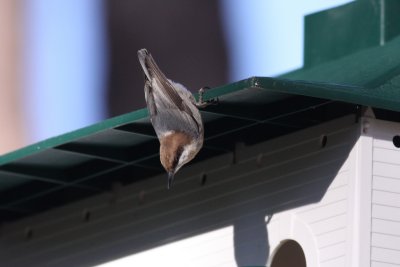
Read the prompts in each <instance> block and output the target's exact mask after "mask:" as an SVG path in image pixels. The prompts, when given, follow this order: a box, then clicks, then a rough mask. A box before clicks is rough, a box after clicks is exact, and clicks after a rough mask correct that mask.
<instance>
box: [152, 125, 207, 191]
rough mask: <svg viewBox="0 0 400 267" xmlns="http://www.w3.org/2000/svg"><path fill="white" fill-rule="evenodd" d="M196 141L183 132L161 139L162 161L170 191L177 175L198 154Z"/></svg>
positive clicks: (167, 135)
mask: <svg viewBox="0 0 400 267" xmlns="http://www.w3.org/2000/svg"><path fill="white" fill-rule="evenodd" d="M194 141H195V140H194V139H193V138H192V137H191V136H190V135H188V134H186V133H183V132H171V133H168V134H166V135H165V136H163V137H161V138H160V161H161V164H162V165H163V167H164V169H165V170H166V171H167V173H168V189H169V188H170V187H171V186H172V182H173V180H174V175H175V173H176V172H177V171H178V170H179V169H180V168H181V167H182V166H183V165H185V164H186V163H188V162H189V161H191V160H192V159H193V158H194V157H195V156H196V154H197V152H198V150H199V149H198V148H197V147H196V146H195V143H194Z"/></svg>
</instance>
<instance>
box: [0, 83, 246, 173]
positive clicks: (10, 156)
mask: <svg viewBox="0 0 400 267" xmlns="http://www.w3.org/2000/svg"><path fill="white" fill-rule="evenodd" d="M252 79H253V78H250V79H245V80H241V81H239V82H235V83H232V84H228V85H225V86H221V87H217V88H213V89H211V90H208V91H207V92H206V93H205V95H204V100H209V99H212V98H216V97H220V96H222V95H224V94H228V93H231V92H235V91H239V90H242V89H244V88H246V87H249V86H251V85H252V84H253V83H252ZM195 98H196V99H198V94H195ZM147 116H148V111H147V108H143V109H139V110H137V111H133V112H130V113H126V114H123V115H120V116H117V117H114V118H110V119H106V120H104V121H101V122H99V123H96V124H93V125H90V126H87V127H84V128H80V129H77V130H74V131H72V132H69V133H65V134H62V135H59V136H55V137H51V138H49V139H46V140H43V141H40V142H38V143H35V144H32V145H28V146H26V147H23V148H20V149H17V150H15V151H12V152H9V153H6V154H4V155H2V156H0V165H4V164H6V163H9V162H11V161H14V160H17V159H20V158H23V157H26V156H29V155H32V154H35V153H37V152H40V151H43V150H45V149H49V148H52V147H56V146H59V145H62V144H65V143H68V142H72V141H74V140H76V139H79V138H82V137H85V136H88V135H90V134H95V133H98V132H100V131H103V130H107V129H111V128H115V127H118V126H120V125H123V124H126V123H130V122H133V121H136V120H140V119H144V118H146V117H147Z"/></svg>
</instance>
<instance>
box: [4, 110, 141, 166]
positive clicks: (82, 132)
mask: <svg viewBox="0 0 400 267" xmlns="http://www.w3.org/2000/svg"><path fill="white" fill-rule="evenodd" d="M145 117H147V109H145V108H144V109H139V110H137V111H134V112H130V113H126V114H123V115H120V116H117V117H114V118H110V119H107V120H104V121H101V122H99V123H96V124H93V125H90V126H87V127H84V128H81V129H78V130H75V131H72V132H69V133H65V134H62V135H59V136H55V137H51V138H49V139H46V140H43V141H40V142H38V143H35V144H32V145H28V146H26V147H23V148H21V149H18V150H15V151H12V152H10V153H7V154H4V155H2V156H1V157H0V165H3V164H6V163H9V162H11V161H13V160H16V159H19V158H22V157H25V156H28V155H31V154H34V153H36V152H39V151H42V150H45V149H48V148H52V147H55V146H59V145H62V144H65V143H67V142H70V141H73V140H76V139H78V138H81V137H84V136H87V135H90V134H94V133H97V132H99V131H102V130H106V129H110V128H114V127H117V126H119V125H123V124H125V123H128V122H132V121H135V120H139V119H142V118H145Z"/></svg>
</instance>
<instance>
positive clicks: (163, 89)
mask: <svg viewBox="0 0 400 267" xmlns="http://www.w3.org/2000/svg"><path fill="white" fill-rule="evenodd" d="M139 53H140V52H139ZM139 60H140V63H141V65H142V68H143V70H144V73H145V76H146V81H145V94H146V101H147V106H148V108H149V110H150V115H151V117H152V120H154V118H155V115H157V117H158V118H159V119H157V121H159V123H160V124H163V126H167V125H165V122H168V119H169V120H170V119H171V118H172V117H173V118H175V119H176V120H177V121H179V122H180V124H181V126H180V127H186V128H188V129H182V130H185V131H188V130H189V131H193V132H194V133H197V134H198V133H199V132H200V131H202V125H201V116H200V114H197V113H199V112H198V110H197V108H196V107H195V106H194V105H193V107H194V109H195V110H193V109H191V108H190V107H189V106H188V103H186V102H185V100H184V98H185V99H186V98H187V100H188V101H190V102H193V101H194V98H193V97H192V98H188V97H185V95H180V94H179V93H178V92H177V89H178V88H175V87H176V86H175V87H174V85H173V84H172V82H171V81H170V80H168V79H167V77H165V75H164V73H163V72H162V71H161V70H160V69H159V67H158V66H157V64H156V63H155V61H154V59H153V57H152V56H151V55H150V54H149V53H148V52H147V51H145V53H142V54H139ZM179 86H182V85H180V84H179ZM179 89H183V90H186V89H184V88H179ZM188 93H189V94H190V92H188ZM182 97H184V98H182ZM157 104H158V105H157ZM190 104H193V103H190ZM174 109H177V110H178V111H179V112H175V111H174ZM196 111H197V112H196ZM199 118H200V119H199ZM161 122H162V123H161ZM170 123H171V122H170ZM190 128H194V129H190ZM172 129H177V128H172ZM178 129H179V128H178Z"/></svg>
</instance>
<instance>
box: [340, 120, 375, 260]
mask: <svg viewBox="0 0 400 267" xmlns="http://www.w3.org/2000/svg"><path fill="white" fill-rule="evenodd" d="M373 121H374V119H372V118H362V119H361V122H360V129H359V130H360V137H359V139H358V141H357V143H356V145H355V147H354V149H353V150H352V152H351V157H352V159H353V164H352V166H353V169H352V175H351V177H352V179H351V181H350V184H349V187H350V189H349V191H350V194H349V213H348V214H349V217H348V222H347V224H348V228H347V236H349V240H348V241H349V242H347V251H349V253H348V257H347V259H346V266H348V267H353V266H357V267H361V266H362V267H369V266H370V265H371V262H370V255H371V245H370V244H371V199H372V196H371V195H372V193H371V191H372V158H373V153H372V151H373V137H372V134H371V127H372V124H373Z"/></svg>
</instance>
